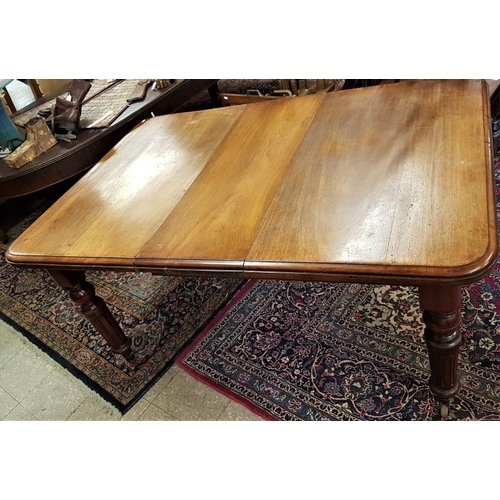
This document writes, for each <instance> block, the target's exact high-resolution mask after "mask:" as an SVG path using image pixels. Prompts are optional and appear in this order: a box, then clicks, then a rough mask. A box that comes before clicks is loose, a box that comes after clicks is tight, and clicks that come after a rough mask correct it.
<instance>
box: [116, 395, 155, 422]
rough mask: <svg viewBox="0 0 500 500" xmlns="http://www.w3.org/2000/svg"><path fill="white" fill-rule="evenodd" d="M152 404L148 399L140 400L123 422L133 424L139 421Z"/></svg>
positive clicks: (126, 414)
mask: <svg viewBox="0 0 500 500" xmlns="http://www.w3.org/2000/svg"><path fill="white" fill-rule="evenodd" d="M150 405H151V403H150V402H149V401H148V400H147V399H144V398H142V399H140V400H139V401H137V403H136V404H135V405H134V406H132V408H130V410H129V411H128V412H127V413H125V415H123V416H122V418H121V420H122V421H124V422H131V421H136V420H139V418H140V417H141V415H142V414H143V413H144V412H145V411H146V410H147V408H148V407H149V406H150Z"/></svg>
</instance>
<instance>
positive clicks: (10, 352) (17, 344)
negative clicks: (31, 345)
mask: <svg viewBox="0 0 500 500" xmlns="http://www.w3.org/2000/svg"><path fill="white" fill-rule="evenodd" d="M27 344H28V341H27V340H26V339H25V338H24V337H23V336H22V334H21V333H19V332H16V331H15V330H14V329H13V328H12V327H11V326H10V325H7V323H4V322H3V321H0V368H1V367H2V366H4V365H5V364H6V363H7V362H8V361H10V360H11V359H12V358H13V357H14V356H15V355H16V354H18V353H19V352H20V351H21V350H22V349H23V348H24V347H25V346H26V345H27Z"/></svg>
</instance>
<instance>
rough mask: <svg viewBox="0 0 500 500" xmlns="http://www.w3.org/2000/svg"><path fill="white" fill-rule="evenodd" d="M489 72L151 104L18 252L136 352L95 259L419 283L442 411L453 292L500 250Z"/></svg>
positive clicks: (454, 311)
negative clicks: (95, 278)
mask: <svg viewBox="0 0 500 500" xmlns="http://www.w3.org/2000/svg"><path fill="white" fill-rule="evenodd" d="M497 240H498V232H497V224H496V195H495V186H494V175H493V162H492V145H491V126H490V108H489V94H488V88H487V84H486V82H485V81H484V80H416V81H407V82H403V83H395V84H387V85H379V86H373V87H366V88H359V89H352V90H343V91H338V92H330V93H318V94H313V95H308V96H302V97H284V98H282V99H279V100H274V101H269V102H262V103H258V104H247V105H242V106H233V107H226V108H216V109H211V110H203V111H194V112H186V113H179V114H175V115H166V116H159V117H156V118H151V119H149V120H147V121H145V122H144V123H142V124H141V125H139V126H137V127H136V128H134V129H133V130H132V131H131V132H129V133H128V134H127V135H126V136H125V137H124V138H123V139H122V140H121V141H120V142H119V143H118V144H117V145H116V146H115V147H113V148H112V149H111V150H110V151H109V152H108V153H107V154H106V155H105V156H104V157H103V158H102V159H101V160H100V161H99V162H98V163H97V164H96V165H95V166H94V167H93V168H92V169H91V170H90V171H89V172H88V173H87V174H86V175H85V176H84V177H83V178H82V179H81V180H79V181H78V182H77V183H76V184H75V185H74V186H73V187H72V188H71V189H70V190H69V191H68V192H66V193H65V194H64V195H63V196H62V197H61V198H60V199H59V200H58V201H57V202H56V203H55V204H54V205H53V206H52V207H50V208H49V209H48V210H47V211H46V212H45V213H44V214H43V215H42V216H41V217H40V218H39V219H38V220H37V221H35V222H34V223H33V225H31V227H29V228H28V229H27V230H26V231H25V232H24V233H23V234H22V235H21V236H20V237H19V238H18V239H17V240H16V241H15V242H14V243H13V244H12V245H11V246H10V248H9V249H8V252H7V255H6V258H7V260H8V261H9V262H10V263H11V264H13V265H16V266H25V267H33V268H44V269H46V270H47V271H48V272H49V273H50V274H51V276H52V277H53V278H54V280H55V281H56V282H57V283H58V284H59V285H60V286H61V287H62V288H63V289H65V290H67V291H68V292H69V296H70V297H71V299H72V300H73V301H74V303H76V304H77V305H78V306H79V307H80V310H81V312H82V313H83V315H84V316H85V317H86V318H87V319H88V320H89V321H90V322H91V323H92V324H93V325H94V326H95V328H96V329H97V330H98V331H99V332H100V333H101V334H102V335H103V337H104V338H105V339H106V341H107V342H108V344H109V346H110V347H111V349H112V350H113V352H114V353H116V355H120V356H123V357H125V358H126V359H127V360H129V362H131V363H133V362H134V361H135V362H136V363H138V364H139V363H140V360H139V359H135V353H134V350H133V348H132V347H131V346H132V343H131V340H130V338H129V337H127V336H126V335H125V334H124V332H123V330H122V329H121V327H120V325H119V324H118V323H117V322H116V320H115V319H114V318H113V316H112V315H111V313H110V311H109V309H108V308H107V306H106V304H105V303H104V301H103V300H102V299H101V298H100V297H98V296H97V295H96V293H95V290H94V288H93V286H92V285H91V284H90V283H89V282H88V281H87V280H86V277H85V271H87V270H113V271H124V272H130V271H135V272H151V273H156V274H162V275H199V276H203V275H207V276H226V277H228V278H234V277H239V278H255V279H273V280H305V281H325V282H331V281H338V282H357V283H376V284H393V285H409V286H415V287H418V295H419V300H420V307H421V309H422V310H423V321H424V323H425V331H424V338H425V342H426V344H427V348H428V353H429V361H430V380H429V386H430V390H431V391H432V393H433V394H434V396H435V397H436V398H437V399H438V401H439V402H440V408H441V415H443V416H445V415H447V414H448V411H449V405H450V401H451V400H452V398H453V396H454V395H455V394H457V392H458V391H459V377H458V364H459V347H460V343H461V331H460V325H461V289H462V286H463V285H466V284H470V283H473V282H476V281H478V280H480V279H481V278H482V277H484V276H485V275H487V274H488V273H489V271H490V270H491V268H492V267H493V266H494V264H495V263H496V261H497V257H498V244H497Z"/></svg>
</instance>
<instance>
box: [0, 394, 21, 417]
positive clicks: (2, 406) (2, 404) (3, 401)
mask: <svg viewBox="0 0 500 500" xmlns="http://www.w3.org/2000/svg"><path fill="white" fill-rule="evenodd" d="M18 404H19V403H18V402H17V401H16V400H15V399H14V398H13V397H12V396H11V395H10V394H8V393H7V392H5V391H4V390H3V389H2V388H0V420H2V419H3V418H5V417H6V416H7V415H8V414H9V413H10V412H11V411H12V410H13V409H14V408H15V407H16V406H17V405H18Z"/></svg>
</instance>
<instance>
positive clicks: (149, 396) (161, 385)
mask: <svg viewBox="0 0 500 500" xmlns="http://www.w3.org/2000/svg"><path fill="white" fill-rule="evenodd" d="M179 371H180V368H179V367H178V366H176V365H173V366H171V367H170V368H169V369H168V370H167V372H166V373H165V374H164V375H163V376H162V377H161V378H160V379H159V380H158V382H156V383H155V384H154V385H153V387H151V389H149V391H148V392H146V394H144V396H143V398H144V399H146V400H147V401H150V402H152V401H154V400H155V399H156V398H157V397H158V396H159V395H160V394H161V393H162V392H163V390H164V389H165V387H166V386H167V385H168V384H170V382H171V381H172V379H173V378H174V377H175V375H177V373H179Z"/></svg>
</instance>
